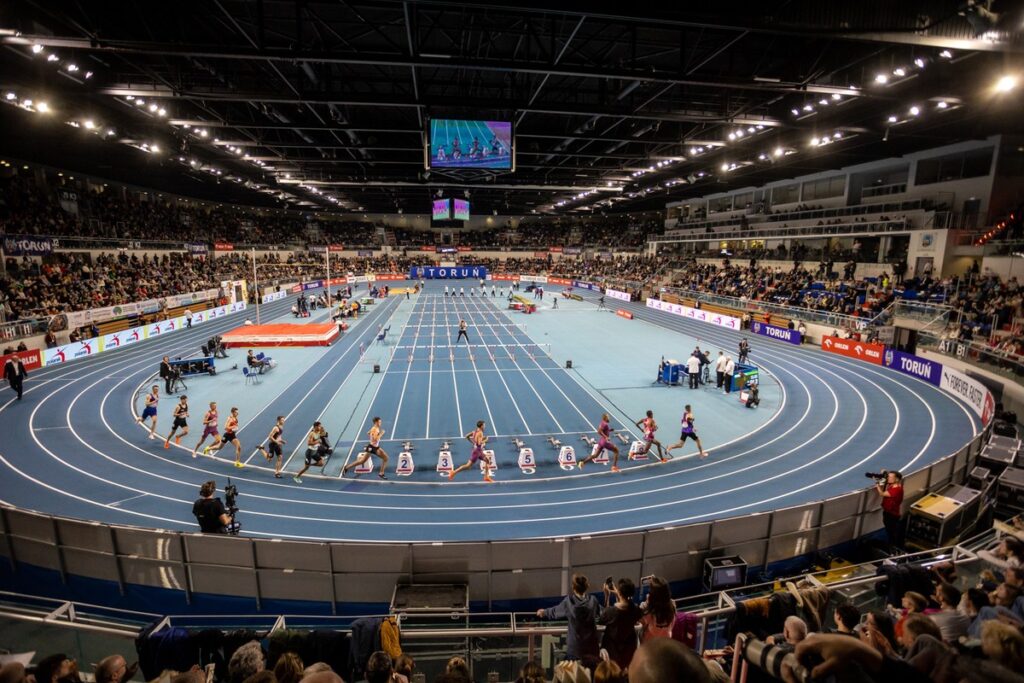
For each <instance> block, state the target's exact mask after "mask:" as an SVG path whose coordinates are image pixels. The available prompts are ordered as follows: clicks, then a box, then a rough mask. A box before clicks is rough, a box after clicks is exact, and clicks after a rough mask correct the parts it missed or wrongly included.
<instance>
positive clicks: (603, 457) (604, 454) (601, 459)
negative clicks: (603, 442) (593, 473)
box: [590, 443, 608, 465]
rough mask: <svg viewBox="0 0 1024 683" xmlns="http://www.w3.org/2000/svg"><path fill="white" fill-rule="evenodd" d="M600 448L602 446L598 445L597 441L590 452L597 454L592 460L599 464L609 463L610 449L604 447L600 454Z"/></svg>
mask: <svg viewBox="0 0 1024 683" xmlns="http://www.w3.org/2000/svg"><path fill="white" fill-rule="evenodd" d="M598 448H600V446H598V445H597V444H596V443H595V444H594V447H593V448H591V449H590V454H591V455H593V456H596V457H595V458H594V459H593V460H591V461H590V462H596V463H597V464H598V465H607V464H608V450H607V449H602V450H601V453H600V454H598V452H597V449H598Z"/></svg>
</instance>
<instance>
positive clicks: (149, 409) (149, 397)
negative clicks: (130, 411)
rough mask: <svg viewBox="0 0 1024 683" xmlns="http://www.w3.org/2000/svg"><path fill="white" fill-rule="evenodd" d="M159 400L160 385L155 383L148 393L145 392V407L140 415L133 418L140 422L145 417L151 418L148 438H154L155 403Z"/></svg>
mask: <svg viewBox="0 0 1024 683" xmlns="http://www.w3.org/2000/svg"><path fill="white" fill-rule="evenodd" d="M159 402H160V387H159V386H158V385H156V384H154V385H153V388H152V389H151V390H150V392H149V393H148V394H146V407H145V408H143V409H142V416H141V417H137V418H135V421H136V422H138V423H139V424H142V423H143V422H145V421H146V418H152V419H151V420H150V427H149V438H151V439H155V438H156V404H157V403H159Z"/></svg>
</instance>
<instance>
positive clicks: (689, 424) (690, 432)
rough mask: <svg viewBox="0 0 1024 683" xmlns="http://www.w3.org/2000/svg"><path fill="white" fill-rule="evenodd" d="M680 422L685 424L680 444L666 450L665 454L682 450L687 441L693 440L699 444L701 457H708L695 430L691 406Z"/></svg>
mask: <svg viewBox="0 0 1024 683" xmlns="http://www.w3.org/2000/svg"><path fill="white" fill-rule="evenodd" d="M680 421H681V422H682V423H683V429H682V431H681V432H680V434H679V443H674V444H672V445H671V446H669V447H668V448H666V449H665V452H666V453H671V452H672V451H674V450H675V449H677V448H682V447H683V446H684V445H685V444H686V440H687V439H693V440H694V441H696V442H697V450H699V451H700V457H702V458H706V457H708V454H707V453H706V452H704V446H702V445H701V444H700V438H699V437H698V436H697V432H696V431H695V430H694V428H693V411H692V410H691V409H690V406H689V404H687V405H686V407H685V409H684V410H683V419H682V420H680Z"/></svg>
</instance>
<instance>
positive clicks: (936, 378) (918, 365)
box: [882, 349, 942, 386]
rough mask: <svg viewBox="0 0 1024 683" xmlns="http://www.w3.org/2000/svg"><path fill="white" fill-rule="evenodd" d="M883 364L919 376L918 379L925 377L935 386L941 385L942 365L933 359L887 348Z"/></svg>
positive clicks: (926, 380) (924, 378)
mask: <svg viewBox="0 0 1024 683" xmlns="http://www.w3.org/2000/svg"><path fill="white" fill-rule="evenodd" d="M882 364H883V365H885V367H887V368H892V369H893V370H899V371H900V372H902V373H903V374H905V375H910V376H911V377H917V378H918V379H923V380H924V381H925V382H930V383H932V384H934V385H935V386H940V383H941V379H942V365H941V364H940V363H936V362H935V361H933V360H928V359H927V358H921V357H920V356H914V355H912V354H909V353H903V352H902V351H897V350H896V349H887V350H886V352H885V356H884V360H883V362H882Z"/></svg>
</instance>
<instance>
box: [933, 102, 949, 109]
mask: <svg viewBox="0 0 1024 683" xmlns="http://www.w3.org/2000/svg"><path fill="white" fill-rule="evenodd" d="M935 106H936V107H938V108H939V109H946V108H948V107H949V102H946V101H945V100H942V101H940V102H939V103H938V104H936V105H935Z"/></svg>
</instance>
